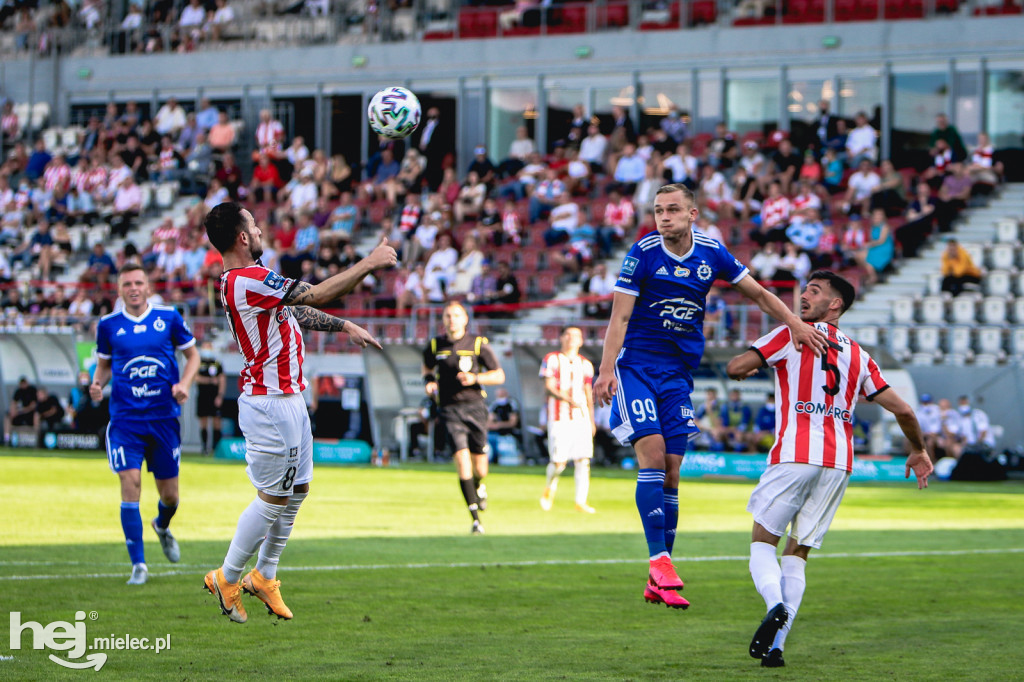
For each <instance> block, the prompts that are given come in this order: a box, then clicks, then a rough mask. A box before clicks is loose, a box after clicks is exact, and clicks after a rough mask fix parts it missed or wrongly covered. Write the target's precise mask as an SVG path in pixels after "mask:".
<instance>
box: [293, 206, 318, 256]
mask: <svg viewBox="0 0 1024 682" xmlns="http://www.w3.org/2000/svg"><path fill="white" fill-rule="evenodd" d="M297 215H298V220H297V221H296V224H295V252H296V253H297V254H299V255H300V256H301V257H302V259H303V260H313V259H314V258H315V257H316V253H317V252H318V251H319V250H320V230H318V229H317V227H316V225H314V224H313V214H312V213H311V212H310V211H309V210H308V209H306V210H302V211H299V212H298V213H297Z"/></svg>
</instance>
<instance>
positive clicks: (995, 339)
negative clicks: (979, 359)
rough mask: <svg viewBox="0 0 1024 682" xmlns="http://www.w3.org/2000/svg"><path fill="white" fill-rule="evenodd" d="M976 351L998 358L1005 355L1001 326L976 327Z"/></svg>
mask: <svg viewBox="0 0 1024 682" xmlns="http://www.w3.org/2000/svg"><path fill="white" fill-rule="evenodd" d="M977 351H978V354H979V356H980V354H982V353H985V354H987V355H994V356H996V357H997V358H998V359H1000V360H1001V359H1003V358H1005V357H1006V351H1005V350H1004V349H1003V328H1002V327H981V328H980V329H978V345H977Z"/></svg>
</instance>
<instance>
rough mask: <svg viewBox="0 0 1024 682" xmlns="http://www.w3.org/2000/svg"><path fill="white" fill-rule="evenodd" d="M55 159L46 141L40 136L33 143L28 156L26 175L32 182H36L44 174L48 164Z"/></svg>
mask: <svg viewBox="0 0 1024 682" xmlns="http://www.w3.org/2000/svg"><path fill="white" fill-rule="evenodd" d="M52 160H53V155H52V154H50V152H48V151H47V150H46V142H44V141H43V138H42V137H40V138H38V139H37V140H36V141H35V142H33V143H32V153H31V154H30V155H29V157H28V164H27V165H26V166H25V177H27V178H28V180H29V181H30V182H35V181H36V180H37V179H39V178H41V177H42V176H43V172H44V171H45V170H46V166H47V165H48V164H49V163H50V161H52Z"/></svg>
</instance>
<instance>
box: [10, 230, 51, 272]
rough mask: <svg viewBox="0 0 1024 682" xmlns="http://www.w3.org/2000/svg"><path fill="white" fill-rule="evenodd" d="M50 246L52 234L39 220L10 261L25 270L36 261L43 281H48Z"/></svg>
mask: <svg viewBox="0 0 1024 682" xmlns="http://www.w3.org/2000/svg"><path fill="white" fill-rule="evenodd" d="M52 246H53V234H52V233H51V232H50V224H49V223H48V222H46V221H45V220H41V221H39V223H38V224H37V225H36V228H35V230H33V232H32V236H31V237H29V239H28V241H26V242H24V243H23V244H22V245H21V247H20V248H18V249H17V250H15V251H14V253H12V254H11V260H13V261H14V262H15V263H18V262H20V263H21V266H22V267H23V268H26V269H27V268H30V267H32V263H33V262H34V261H36V260H38V261H39V267H40V270H41V271H42V272H43V279H49V274H50V260H51V258H52V256H53V253H52V251H51V248H52Z"/></svg>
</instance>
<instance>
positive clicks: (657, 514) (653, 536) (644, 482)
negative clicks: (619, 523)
mask: <svg viewBox="0 0 1024 682" xmlns="http://www.w3.org/2000/svg"><path fill="white" fill-rule="evenodd" d="M664 484H665V472H664V471H662V470H661V469H641V470H640V471H639V472H637V476H636V509H637V511H638V512H640V522H641V523H643V525H644V537H646V538H647V549H648V551H649V552H650V555H651V556H657V555H658V554H662V553H667V552H668V548H667V547H666V546H665V493H664V491H663V490H662V486H664Z"/></svg>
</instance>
